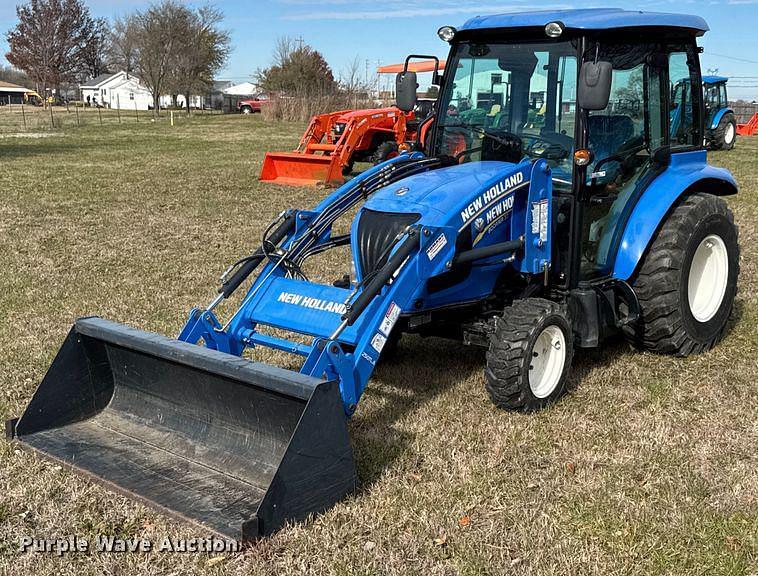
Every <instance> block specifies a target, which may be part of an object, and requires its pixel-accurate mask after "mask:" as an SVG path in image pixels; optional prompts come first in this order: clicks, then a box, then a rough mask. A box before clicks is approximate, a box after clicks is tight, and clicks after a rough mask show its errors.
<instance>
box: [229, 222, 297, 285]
mask: <svg viewBox="0 0 758 576" xmlns="http://www.w3.org/2000/svg"><path fill="white" fill-rule="evenodd" d="M294 229H295V215H294V213H288V214H286V215H285V216H284V219H283V220H282V222H281V223H280V224H279V226H277V227H276V228H275V229H274V231H273V232H271V235H270V236H269V237H268V241H269V242H270V243H271V244H273V245H274V246H277V245H278V244H279V242H281V241H282V240H284V239H285V238H286V237H287V236H289V235H290V233H291V232H292V231H293V230H294ZM265 257H266V254H265V251H264V250H263V247H262V246H261V247H260V248H258V249H257V250H256V251H255V252H253V254H252V255H250V256H249V257H248V258H246V259H245V262H244V264H242V265H241V266H240V267H239V268H237V270H236V271H235V272H234V274H232V275H231V276H230V277H229V278H227V279H226V280H225V281H224V283H223V284H222V285H221V288H219V290H218V292H219V294H222V295H223V296H224V298H229V296H231V295H232V294H234V292H235V290H237V288H239V287H240V284H242V283H243V282H244V281H245V280H247V278H248V277H249V276H250V274H252V273H253V271H254V270H255V269H256V268H257V267H258V265H259V264H260V263H261V262H262V261H263V259H264V258H265Z"/></svg>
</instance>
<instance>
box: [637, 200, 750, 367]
mask: <svg viewBox="0 0 758 576" xmlns="http://www.w3.org/2000/svg"><path fill="white" fill-rule="evenodd" d="M738 276H739V245H738V243H737V228H736V226H735V225H734V216H733V215H732V213H731V211H730V210H729V209H728V208H727V206H726V203H725V202H724V200H723V199H721V198H719V197H717V196H713V195H711V194H703V193H700V194H693V195H692V196H689V197H688V198H686V199H685V200H683V201H682V202H681V203H680V204H679V205H678V206H677V207H676V208H675V209H674V211H673V212H672V213H671V214H670V216H669V217H668V218H667V219H666V221H665V222H664V224H663V226H662V228H661V229H660V231H659V232H658V235H657V236H656V238H655V240H654V241H653V244H652V245H651V246H650V249H649V251H648V253H647V255H646V256H645V259H644V260H643V262H642V266H641V268H640V270H639V273H638V274H637V277H636V278H635V279H634V281H633V282H632V287H633V288H634V291H635V292H636V293H637V296H638V298H639V301H640V320H639V322H638V323H637V325H636V326H630V327H627V328H626V329H625V332H626V335H627V337H628V338H629V339H630V340H631V341H632V343H633V344H635V345H636V346H637V347H638V348H641V349H644V350H649V351H651V352H658V353H662V354H675V355H677V356H687V355H689V354H696V353H699V352H704V351H706V350H710V349H711V348H713V346H715V345H716V344H717V343H718V342H719V341H720V340H721V339H722V338H723V336H724V332H725V331H726V326H727V322H728V320H729V316H730V314H731V311H732V307H733V305H734V298H735V295H736V293H737V278H738Z"/></svg>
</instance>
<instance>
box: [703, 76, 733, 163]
mask: <svg viewBox="0 0 758 576" xmlns="http://www.w3.org/2000/svg"><path fill="white" fill-rule="evenodd" d="M728 81H729V78H725V77H724V76H703V95H704V96H703V104H704V105H705V141H706V143H707V145H708V146H709V147H710V148H712V149H714V150H731V149H732V148H734V143H735V142H736V140H737V119H736V117H735V115H734V110H732V109H731V108H730V107H729V98H728V96H727V91H726V83H727V82H728Z"/></svg>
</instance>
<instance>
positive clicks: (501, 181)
mask: <svg viewBox="0 0 758 576" xmlns="http://www.w3.org/2000/svg"><path fill="white" fill-rule="evenodd" d="M707 30H708V27H707V25H706V23H705V22H704V21H703V20H702V19H701V18H699V17H696V16H683V15H677V14H659V13H647V12H640V11H623V10H605V9H602V10H600V9H598V10H589V9H587V10H565V11H554V12H533V13H520V14H518V13H513V14H505V15H497V16H488V17H477V18H474V19H472V20H470V21H468V22H467V23H466V24H465V25H464V26H462V27H461V28H459V29H454V28H452V27H444V28H442V29H440V31H439V36H440V37H441V38H442V39H443V40H444V41H446V42H448V43H449V45H450V55H449V57H448V60H447V66H446V70H445V73H444V76H440V75H439V73H435V84H437V85H439V97H438V101H437V105H436V106H435V107H434V110H435V112H434V115H432V116H431V117H430V118H428V119H427V120H426V121H425V122H424V123H423V125H422V126H421V127H420V129H419V138H418V141H417V142H416V145H415V147H414V148H413V149H411V150H408V151H406V152H405V153H403V154H401V155H400V156H398V157H397V158H393V159H391V160H388V161H386V162H384V163H382V164H380V165H378V166H376V167H373V168H371V169H370V170H368V171H367V172H364V173H363V174H361V175H359V176H358V177H356V178H354V179H353V180H351V181H349V182H348V183H346V184H345V185H343V186H342V187H341V188H339V189H337V190H335V191H334V192H332V193H331V194H329V195H328V196H327V197H326V198H324V199H323V200H322V201H321V202H320V203H319V204H318V205H317V206H316V207H315V208H312V209H295V208H292V209H288V210H285V211H284V212H282V213H281V214H280V216H279V217H278V218H277V219H276V220H274V221H273V222H271V223H270V225H268V226H267V227H266V228H265V231H264V233H263V235H262V238H261V240H260V242H259V247H258V248H257V249H256V250H255V251H253V252H251V253H250V254H249V255H246V256H244V257H242V258H240V259H239V261H237V262H235V263H234V264H233V265H232V266H230V267H229V269H228V270H227V272H226V274H224V275H223V277H222V281H221V287H220V289H219V293H218V295H217V296H216V297H215V298H214V299H213V301H212V302H211V303H210V304H209V305H207V306H204V307H200V308H197V309H195V310H192V312H191V313H190V315H189V319H188V321H187V323H186V326H185V327H184V329H183V330H182V332H181V334H180V335H179V337H178V339H177V340H173V339H169V338H165V337H162V336H158V335H155V334H148V333H145V332H142V331H139V330H136V329H133V328H128V327H125V326H122V325H119V324H115V323H113V322H109V321H106V320H102V319H99V318H86V319H80V320H78V321H77V322H76V323H75V325H74V326H73V328H72V329H71V332H70V333H69V336H68V338H67V339H66V341H65V343H64V345H63V347H62V348H61V350H60V352H59V353H58V356H57V357H56V359H55V360H54V362H53V364H52V366H51V368H50V370H49V371H48V373H47V375H46V377H45V378H44V380H43V382H42V384H41V385H40V387H39V388H38V390H37V392H36V393H35V394H34V397H33V398H32V400H31V402H30V404H29V406H28V408H27V410H26V411H25V412H24V414H23V415H22V416H21V417H20V419H17V420H13V421H11V422H10V423H9V426H8V430H9V433H10V435H11V436H12V437H13V438H15V439H17V440H18V441H19V442H20V443H21V444H22V445H24V446H28V447H31V448H33V449H35V450H37V451H38V452H40V453H43V454H45V455H47V456H49V457H52V458H54V459H56V460H58V461H61V462H64V463H67V464H70V465H72V466H74V467H76V468H78V469H81V470H83V471H85V472H86V473H88V474H89V475H90V476H93V477H95V478H100V479H103V480H104V481H105V482H106V483H107V485H109V486H111V487H114V486H115V487H117V488H119V489H121V490H123V491H126V492H127V493H128V494H131V495H134V496H136V497H139V498H141V499H143V500H145V501H147V502H149V503H152V504H154V505H156V506H158V507H159V509H161V510H164V511H169V512H172V513H174V514H177V515H178V516H180V517H181V518H184V519H188V520H191V521H194V522H196V523H199V524H201V525H202V526H204V527H205V529H206V530H212V531H214V532H217V533H220V534H224V535H231V536H234V537H239V538H244V539H254V538H258V537H260V536H264V535H268V534H271V533H272V532H273V531H275V530H277V529H279V528H280V527H281V526H282V525H283V524H284V523H286V522H287V521H290V520H296V519H302V518H304V517H306V516H307V515H308V514H310V513H314V512H319V511H321V510H324V509H326V508H328V507H329V506H331V505H333V504H334V503H335V502H336V501H337V500H339V499H340V498H342V497H344V496H345V495H346V494H348V493H349V492H351V491H352V490H354V488H355V486H356V483H357V475H356V470H355V464H354V460H353V453H352V449H351V447H350V442H349V437H348V429H347V421H348V418H349V417H350V416H351V415H352V414H354V412H355V411H356V409H357V407H358V403H359V400H360V398H361V396H362V395H363V393H364V392H365V390H366V387H367V385H368V383H369V380H370V378H371V375H372V373H373V371H374V369H375V367H376V366H377V364H378V363H379V362H382V361H383V360H385V359H386V356H387V354H388V353H389V351H390V350H391V349H392V347H393V346H394V345H395V344H396V343H397V341H398V340H399V339H400V337H401V335H402V334H417V335H421V336H436V337H444V338H452V339H455V340H457V341H459V342H460V343H461V346H476V347H480V348H482V349H483V350H484V351H485V353H486V356H485V357H486V365H485V366H484V367H483V368H484V370H483V376H482V382H483V385H484V386H485V387H486V390H487V392H488V393H489V396H490V398H491V399H492V402H493V403H494V404H495V405H496V406H498V407H500V408H503V409H507V410H516V411H526V412H530V411H534V410H539V409H542V408H544V407H546V406H548V405H550V404H551V403H553V402H555V401H556V400H558V399H559V398H560V397H561V396H563V395H564V393H565V392H566V387H567V382H568V375H569V372H570V369H571V362H572V357H573V354H574V350H575V349H577V348H597V347H600V346H603V344H604V342H606V341H607V339H608V338H611V337H616V336H619V335H620V336H624V337H626V338H628V340H629V341H630V342H631V343H632V344H633V345H634V346H636V347H637V348H639V349H641V350H647V351H650V352H655V353H660V354H674V355H679V356H687V355H689V354H697V353H700V352H705V351H707V350H709V349H711V348H712V347H713V346H715V345H716V344H717V343H718V342H719V341H720V340H721V339H722V338H723V336H724V333H725V331H726V329H727V325H728V320H729V317H730V313H731V311H732V307H733V303H734V298H735V293H736V290H737V279H738V274H739V246H738V239H737V229H736V227H735V225H734V219H733V216H732V213H731V211H730V210H729V208H728V207H727V204H726V202H725V198H726V197H728V196H729V195H732V194H735V193H737V185H736V183H735V181H734V179H733V178H732V176H731V175H730V174H729V173H728V172H727V171H726V170H723V169H719V168H714V167H712V166H709V165H708V163H707V161H706V151H705V149H704V147H703V142H704V138H705V135H706V131H707V130H709V129H710V128H709V126H711V125H712V121H711V120H712V119H711V118H710V116H709V115H710V112H709V110H708V107H707V105H706V102H704V101H703V91H702V90H701V73H700V67H699V57H698V54H699V48H698V45H697V39H698V37H700V36H702V35H703V34H704V33H705V32H706V31H707ZM411 59H412V57H409V61H410V60H411ZM407 68H408V66H407V65H406V71H405V72H403V73H401V74H400V75H399V76H398V79H397V93H398V106H399V108H401V109H402V110H406V111H409V110H412V109H413V108H414V106H415V105H416V94H417V78H416V75H415V73H413V72H410V71H408V69H407ZM679 78H690V79H691V81H690V82H688V83H683V84H682V85H681V86H680V98H681V99H682V100H681V102H683V103H684V104H685V105H684V106H682V107H681V111H685V110H689V112H688V113H687V114H682V115H681V118H679V120H678V122H679V123H678V125H677V126H676V127H675V128H673V126H672V118H673V117H674V116H675V115H674V114H672V112H674V111H675V109H676V108H677V101H676V100H675V98H673V97H672V96H673V91H672V90H671V89H670V87H671V86H672V83H674V82H675V79H679ZM693 87H694V88H693ZM724 118H726V115H723V116H722V120H723V119H724ZM241 209H248V207H247V206H243V207H242V208H241ZM253 213H254V209H252V210H251V214H253ZM241 233H242V232H241ZM338 249H342V252H340V253H345V254H349V257H347V258H346V259H345V260H344V262H343V264H342V269H334V270H332V272H331V274H332V276H331V277H330V278H329V279H327V280H323V279H322V280H321V281H317V280H316V279H315V275H317V272H314V269H313V268H312V267H311V262H313V261H316V260H317V258H318V256H319V255H320V254H323V253H324V252H327V251H332V250H338ZM254 272H257V275H253V273H254ZM248 280H250V282H249V285H246V290H245V292H244V295H243V296H242V297H241V299H239V300H238V301H237V305H236V306H235V307H234V310H233V311H232V312H231V313H229V314H226V315H225V318H224V319H223V320H222V319H221V317H220V316H219V315H218V314H219V310H220V306H221V305H222V303H224V302H225V301H227V300H228V299H230V298H232V297H233V295H234V294H235V293H236V292H237V291H238V289H240V287H242V286H243V284H246V282H247V281H248ZM265 349H268V350H276V351H279V352H284V353H287V354H290V355H291V356H292V357H293V358H295V359H297V360H298V362H297V366H298V367H299V368H298V369H297V370H286V369H283V368H278V367H275V366H271V365H267V364H262V363H260V362H255V361H253V360H251V359H249V357H250V356H252V357H253V358H255V357H256V354H257V353H258V351H259V350H265ZM290 365H292V364H290ZM409 369H412V367H409Z"/></svg>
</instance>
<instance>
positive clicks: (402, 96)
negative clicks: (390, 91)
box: [395, 71, 418, 112]
mask: <svg viewBox="0 0 758 576" xmlns="http://www.w3.org/2000/svg"><path fill="white" fill-rule="evenodd" d="M417 90H418V77H417V75H416V73H415V72H408V71H406V72H400V73H399V74H398V75H397V80H396V83H395V91H396V94H397V97H396V98H397V107H398V108H400V110H402V111H403V112H412V111H413V109H414V108H415V107H416V102H417V101H418V93H417Z"/></svg>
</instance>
